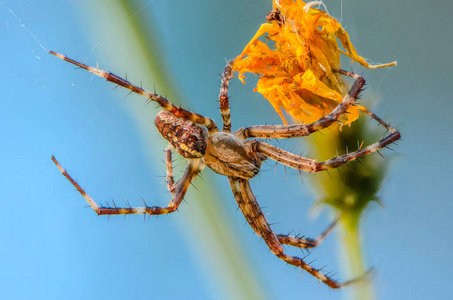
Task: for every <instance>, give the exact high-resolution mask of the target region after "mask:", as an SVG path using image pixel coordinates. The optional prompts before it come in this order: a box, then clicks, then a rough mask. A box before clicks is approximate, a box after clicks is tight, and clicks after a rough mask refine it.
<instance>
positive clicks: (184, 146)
mask: <svg viewBox="0 0 453 300" xmlns="http://www.w3.org/2000/svg"><path fill="white" fill-rule="evenodd" d="M154 123H155V124H156V128H157V130H158V131H159V133H160V134H161V135H162V137H163V138H164V139H166V140H167V141H168V142H169V143H170V144H171V145H172V146H173V147H174V148H175V150H176V151H177V152H178V153H179V154H180V155H181V156H182V157H184V158H201V157H203V156H204V155H205V153H206V147H207V144H208V143H207V140H208V134H207V133H206V130H205V129H204V128H203V127H202V126H200V125H198V124H195V123H193V122H191V121H188V120H184V119H181V118H178V117H175V116H174V115H173V114H172V113H170V112H169V111H166V110H163V111H161V112H159V113H158V114H157V117H156V120H155V121H154Z"/></svg>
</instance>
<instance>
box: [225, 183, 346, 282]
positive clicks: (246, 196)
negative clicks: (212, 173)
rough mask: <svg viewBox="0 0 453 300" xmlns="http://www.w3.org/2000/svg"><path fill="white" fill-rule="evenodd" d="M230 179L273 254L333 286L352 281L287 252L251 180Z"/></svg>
mask: <svg viewBox="0 0 453 300" xmlns="http://www.w3.org/2000/svg"><path fill="white" fill-rule="evenodd" d="M228 181H229V183H230V187H231V190H232V191H233V195H234V198H235V199H236V201H237V203H238V206H239V208H240V209H241V211H242V213H243V214H244V216H245V219H246V220H247V222H248V223H249V224H250V226H251V227H252V229H253V230H254V231H255V232H256V234H258V235H259V236H260V237H261V238H262V239H263V240H264V242H265V243H266V245H267V246H268V247H269V249H270V250H271V252H272V253H273V254H275V255H276V256H277V257H278V258H280V259H282V260H284V261H286V262H287V263H289V264H291V265H293V266H296V267H300V268H302V269H303V270H305V271H307V272H308V273H310V274H311V275H313V276H314V277H316V278H317V279H318V280H320V281H322V282H323V283H325V284H327V285H328V286H330V287H331V288H334V289H338V288H342V287H344V286H345V285H347V284H349V283H350V282H344V283H340V282H337V281H335V280H334V279H332V278H330V277H328V276H326V275H324V274H323V273H321V271H320V270H318V269H315V268H313V267H312V266H311V265H310V264H307V263H306V262H304V260H303V259H301V258H299V257H296V256H290V255H287V254H285V253H284V251H283V247H282V246H281V243H280V241H279V238H278V235H276V234H275V233H274V232H273V231H272V229H271V227H270V225H269V223H268V221H267V220H266V217H265V216H264V214H263V212H262V210H261V208H260V206H259V205H258V202H257V201H256V198H255V196H254V194H253V192H252V189H251V188H250V184H249V181H248V180H246V179H242V178H234V177H228ZM280 236H282V235H280Z"/></svg>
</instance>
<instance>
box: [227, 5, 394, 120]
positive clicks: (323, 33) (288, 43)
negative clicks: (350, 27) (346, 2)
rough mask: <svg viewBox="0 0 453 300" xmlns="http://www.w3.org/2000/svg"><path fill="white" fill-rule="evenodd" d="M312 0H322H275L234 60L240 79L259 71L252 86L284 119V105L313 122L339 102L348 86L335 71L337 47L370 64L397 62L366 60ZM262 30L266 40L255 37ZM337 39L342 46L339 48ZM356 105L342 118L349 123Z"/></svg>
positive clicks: (365, 63) (242, 79) (293, 112)
mask: <svg viewBox="0 0 453 300" xmlns="http://www.w3.org/2000/svg"><path fill="white" fill-rule="evenodd" d="M315 4H316V5H318V4H320V2H309V3H307V4H306V3H304V2H303V1H300V0H296V1H294V0H274V1H273V10H272V12H271V13H269V14H268V15H267V20H268V23H264V24H262V25H261V27H260V28H259V30H258V31H257V33H256V34H255V36H254V37H253V38H252V40H251V41H250V42H249V43H248V44H247V45H246V46H245V49H244V50H243V51H242V53H241V54H240V55H239V56H238V57H237V58H236V59H235V60H234V62H233V64H232V66H233V70H235V71H238V72H239V79H240V80H241V81H242V82H243V83H245V82H244V79H245V78H246V77H245V76H244V73H246V72H251V73H255V74H258V76H259V80H258V84H257V86H256V88H255V91H257V92H259V93H261V94H262V95H263V96H264V97H265V98H266V99H267V100H268V101H269V102H270V103H271V104H272V106H273V107H274V109H275V110H276V111H277V113H278V114H279V115H280V117H281V118H282V120H283V122H284V123H285V124H287V121H286V119H285V117H284V115H283V113H282V109H283V110H284V111H286V112H287V113H288V114H290V115H291V116H292V117H293V118H295V119H296V120H298V121H300V122H303V123H311V122H314V121H316V120H318V119H319V118H321V117H323V116H324V115H326V114H328V113H329V112H330V111H332V110H333V109H334V108H335V107H336V106H337V105H338V103H340V102H341V100H342V99H343V96H344V95H345V94H346V93H347V88H346V86H345V84H344V83H343V81H342V80H341V79H340V77H339V74H338V73H336V72H335V70H336V69H339V68H340V53H341V54H343V55H346V56H348V57H350V58H351V59H352V60H353V61H356V62H358V63H359V64H361V65H363V66H365V67H367V68H370V69H375V68H380V67H387V66H393V65H396V62H392V63H388V64H382V65H371V64H369V63H367V62H366V60H365V59H364V58H363V57H361V56H359V55H358V54H357V52H356V50H355V49H354V47H353V46H352V44H351V41H350V40H349V35H348V33H347V32H346V31H345V30H344V29H343V27H342V26H341V24H340V23H339V22H338V21H337V20H336V19H335V18H333V17H331V16H330V15H329V14H328V13H327V12H324V11H321V10H318V9H315V8H313V6H314V5H315ZM261 36H264V37H265V38H266V39H267V42H266V43H265V42H263V41H261V40H259V39H258V38H259V37H261ZM338 40H339V41H340V42H341V45H342V47H343V49H344V50H341V49H339V46H338ZM270 41H272V42H273V44H272V43H270ZM269 44H271V45H269ZM359 109H360V106H353V107H351V108H350V109H349V110H348V112H349V114H346V115H345V116H344V119H342V120H341V121H342V122H343V123H344V124H350V123H351V122H353V121H354V120H355V119H357V118H358V110H359Z"/></svg>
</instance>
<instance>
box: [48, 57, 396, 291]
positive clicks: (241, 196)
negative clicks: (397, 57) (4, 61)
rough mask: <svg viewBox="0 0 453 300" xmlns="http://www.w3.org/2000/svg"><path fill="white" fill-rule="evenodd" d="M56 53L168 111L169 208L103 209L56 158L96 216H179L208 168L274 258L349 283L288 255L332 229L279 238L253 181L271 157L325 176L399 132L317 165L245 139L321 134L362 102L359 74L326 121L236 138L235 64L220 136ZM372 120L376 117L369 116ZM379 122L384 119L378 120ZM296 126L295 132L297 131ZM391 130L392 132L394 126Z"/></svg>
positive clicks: (160, 119)
mask: <svg viewBox="0 0 453 300" xmlns="http://www.w3.org/2000/svg"><path fill="white" fill-rule="evenodd" d="M50 53H51V54H53V55H55V56H57V57H59V58H61V59H63V60H65V61H67V62H70V63H72V64H75V65H76V66H79V67H80V68H83V69H85V70H88V71H89V72H91V73H94V74H96V75H98V76H101V77H104V78H105V79H107V81H110V82H113V83H115V84H118V85H119V86H122V87H124V88H126V89H129V90H131V91H132V92H135V93H138V94H140V95H143V96H145V97H146V98H148V99H149V100H150V101H155V102H157V103H158V104H159V105H160V106H161V107H162V108H163V110H162V111H161V112H159V113H158V115H157V117H156V120H155V125H156V128H157V130H158V131H159V133H160V134H161V135H162V137H163V138H165V139H166V140H167V141H168V142H169V146H168V147H167V149H166V151H165V153H166V154H165V157H166V159H165V160H166V173H167V184H168V189H169V191H170V192H171V193H172V200H171V202H170V204H169V205H168V206H167V207H163V208H162V207H149V206H147V205H145V207H139V208H131V207H127V208H118V207H116V206H115V207H113V208H111V207H99V206H98V205H97V204H96V202H94V200H92V199H91V198H90V197H89V196H88V195H87V193H86V192H85V191H84V190H83V189H82V188H81V187H80V186H79V185H78V184H77V183H76V182H75V181H74V180H73V179H72V178H71V177H70V176H69V174H68V173H67V172H66V171H65V170H64V169H63V168H62V167H61V166H60V164H59V163H58V162H57V161H56V159H55V158H54V157H52V160H53V161H54V163H55V164H56V165H57V167H58V168H59V169H60V171H61V173H62V174H63V175H64V176H65V177H66V178H67V179H68V180H69V181H70V182H71V183H72V184H73V185H74V186H75V187H76V188H77V190H78V191H79V192H80V193H81V194H82V195H83V196H84V197H85V199H86V200H87V201H88V203H89V204H90V206H91V207H92V208H93V210H94V211H96V213H97V214H108V215H112V214H150V215H157V214H167V213H171V212H174V211H175V210H176V209H177V208H178V206H179V204H180V203H181V201H182V199H183V197H184V195H185V193H186V191H187V189H188V186H189V184H190V182H191V181H192V180H193V179H194V178H195V177H196V176H197V175H198V173H200V172H201V171H202V169H203V168H204V167H205V166H207V167H209V168H210V169H212V170H213V171H214V172H216V173H218V174H221V175H224V176H227V177H228V181H229V183H230V187H231V190H232V192H233V195H234V197H235V199H236V201H237V203H238V206H239V208H240V209H241V211H242V213H243V214H244V216H245V218H246V220H247V221H248V223H249V224H250V226H251V227H252V229H253V230H254V231H255V232H256V233H257V234H258V235H259V236H260V237H261V238H262V239H263V240H264V241H265V243H266V245H267V246H268V247H269V249H270V250H271V252H272V253H274V254H275V255H276V256H277V257H279V258H280V259H282V260H284V261H286V262H287V263H289V264H291V265H294V266H298V267H301V268H302V269H304V270H306V271H307V272H308V273H310V274H312V275H313V276H315V277H316V278H317V279H318V280H320V281H322V282H324V283H325V284H327V285H328V286H330V287H332V288H341V287H344V286H345V285H347V284H348V283H350V282H351V281H349V282H344V283H339V282H337V281H335V280H333V279H332V278H330V277H328V276H326V275H324V274H322V273H321V272H320V270H317V269H315V268H313V267H312V266H310V265H309V264H307V263H305V262H304V260H303V259H301V258H298V257H295V256H289V255H287V254H285V253H284V250H283V247H282V245H283V244H286V245H291V246H295V247H300V248H311V247H314V246H316V245H317V244H319V243H320V242H321V241H322V239H323V238H324V237H325V236H326V234H327V233H328V232H329V231H330V230H331V229H332V227H333V225H331V226H329V228H328V229H327V230H326V231H325V232H324V233H322V234H321V235H320V237H319V238H318V239H305V238H300V237H292V236H287V235H282V234H275V233H274V232H273V231H272V229H271V227H270V225H269V223H268V221H267V220H266V218H265V216H264V214H263V212H262V211H261V208H260V206H259V204H258V202H257V201H256V198H255V196H254V195H253V192H252V190H251V188H250V184H249V179H251V178H253V177H255V176H256V175H257V174H258V173H259V171H260V167H261V163H262V162H263V161H264V160H265V159H267V158H271V159H274V160H276V161H278V162H281V163H283V164H286V165H289V166H291V167H293V168H296V169H300V170H306V171H310V172H316V171H321V170H324V169H328V168H335V167H338V166H340V165H342V164H344V163H346V162H347V161H350V160H353V159H356V158H358V157H361V156H364V155H366V154H369V153H371V152H374V151H377V149H380V148H382V147H385V146H386V145H388V144H389V143H391V142H393V141H395V140H397V139H398V138H399V133H398V132H396V131H394V132H392V135H393V136H392V135H390V136H389V137H391V136H392V137H391V138H389V137H388V138H386V139H384V140H383V141H381V142H379V143H378V144H377V145H375V146H373V145H374V144H373V145H371V146H373V147H371V148H370V146H368V147H366V148H364V149H362V150H360V151H356V153H355V154H354V155H344V156H340V157H337V158H335V159H333V160H331V161H328V162H324V163H318V162H316V161H314V160H309V159H307V158H303V157H300V156H296V155H294V154H291V153H289V152H286V151H283V150H281V149H279V148H277V147H274V146H272V145H269V144H266V143H264V142H261V141H257V140H248V141H247V140H246V139H247V138H250V137H264V138H291V137H296V136H303V135H309V134H310V133H312V132H315V131H317V130H319V129H322V128H324V127H327V126H329V125H331V124H332V123H333V122H334V121H335V120H337V119H338V117H339V116H341V115H342V114H344V113H345V112H346V110H347V108H348V107H349V106H350V105H352V104H353V103H354V101H355V99H356V98H357V96H358V94H359V92H360V90H361V88H362V86H363V84H364V80H363V79H362V78H361V77H360V76H358V75H355V74H351V73H348V72H345V71H339V72H340V73H343V74H346V75H349V76H352V77H353V78H356V82H355V83H354V85H353V87H352V88H351V90H350V91H349V93H348V95H347V96H345V98H344V99H343V101H342V102H341V103H340V104H339V106H338V107H337V108H336V109H334V110H333V111H332V112H331V113H330V114H329V115H327V116H326V117H324V118H322V119H320V120H318V121H316V122H314V123H312V124H309V125H289V126H288V125H285V126H252V127H248V128H246V129H240V130H238V131H236V132H235V133H234V134H232V133H231V118H230V109H229V98H228V86H229V80H230V79H231V78H232V76H233V74H232V70H231V66H230V64H228V65H227V66H226V68H225V71H224V72H223V75H222V82H221V89H220V95H219V101H220V112H221V116H222V121H223V130H222V131H219V129H218V127H217V125H216V124H215V122H214V121H213V120H211V119H209V118H207V117H204V116H202V115H199V114H196V113H192V112H190V111H188V110H185V109H183V108H181V107H178V106H175V105H174V104H172V103H171V102H169V101H168V100H167V99H165V98H164V97H162V96H160V95H156V94H153V93H151V92H148V91H146V90H144V89H142V88H141V87H138V86H136V85H133V84H132V83H130V82H129V81H127V80H125V79H123V78H121V77H119V76H117V75H114V74H112V73H109V72H105V71H102V70H100V69H98V68H94V67H90V66H87V65H85V64H83V63H80V62H77V61H75V60H72V59H70V58H68V57H66V56H64V55H61V54H59V53H56V52H53V51H50ZM369 115H370V116H372V117H373V116H374V115H373V114H372V113H369ZM379 120H380V119H379ZM294 126H295V127H294ZM389 128H390V127H389ZM172 151H176V152H178V154H180V155H181V156H182V157H184V158H185V159H186V160H187V167H186V170H185V172H184V174H183V176H182V178H181V179H180V180H179V181H177V182H176V183H175V181H174V178H173V169H172V163H171V156H172Z"/></svg>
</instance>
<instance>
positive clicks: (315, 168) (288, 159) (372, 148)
mask: <svg viewBox="0 0 453 300" xmlns="http://www.w3.org/2000/svg"><path fill="white" fill-rule="evenodd" d="M400 137H401V135H400V133H399V132H394V133H392V134H390V135H388V136H387V137H385V138H383V139H382V140H380V141H379V142H376V143H374V144H371V145H369V146H367V147H365V148H362V149H359V150H357V151H354V152H351V153H348V154H345V155H341V156H337V157H335V158H332V159H330V160H327V161H323V162H317V161H316V160H314V159H309V158H305V157H303V156H299V155H296V154H293V153H291V152H288V151H285V150H282V149H280V148H277V147H275V146H272V145H269V144H268V143H264V142H259V141H255V142H253V144H252V147H253V150H254V151H257V152H259V153H261V154H263V155H265V156H267V157H269V158H271V159H273V160H275V161H278V162H279V163H281V164H284V165H286V166H289V167H291V168H294V169H298V170H303V171H307V172H312V173H316V172H319V171H324V170H328V169H332V168H338V167H340V166H342V165H344V164H346V163H347V162H349V161H351V160H355V159H358V158H360V157H363V156H365V155H368V154H370V153H373V152H376V151H378V150H379V149H381V148H383V147H386V146H388V145H389V144H391V143H393V142H395V141H396V140H398V139H399V138H400Z"/></svg>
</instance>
